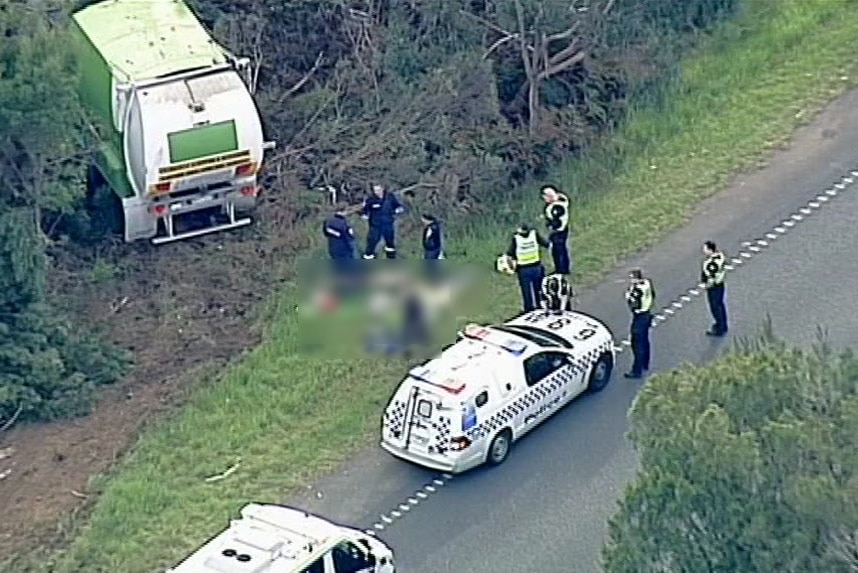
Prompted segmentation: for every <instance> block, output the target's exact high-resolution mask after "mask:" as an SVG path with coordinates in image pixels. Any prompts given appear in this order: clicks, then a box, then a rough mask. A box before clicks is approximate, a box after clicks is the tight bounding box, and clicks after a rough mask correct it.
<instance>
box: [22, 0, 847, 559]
mask: <svg viewBox="0 0 858 573" xmlns="http://www.w3.org/2000/svg"><path fill="white" fill-rule="evenodd" d="M856 50H858V5H855V4H853V3H852V2H850V1H849V0H778V1H777V2H772V1H771V0H748V2H747V7H746V9H745V12H744V13H743V14H742V15H740V16H739V17H738V18H737V19H735V20H734V21H732V22H730V23H728V24H725V25H723V26H721V27H720V28H719V30H718V31H717V32H716V33H715V34H714V35H713V36H712V37H711V38H708V39H707V40H706V41H705V42H703V45H702V46H701V47H700V48H699V49H698V50H697V51H696V53H695V54H693V55H690V56H689V58H688V60H687V61H686V62H685V63H684V65H683V72H682V74H681V77H680V78H679V79H677V80H676V82H675V83H674V84H673V85H671V86H669V88H668V89H667V91H666V93H665V94H664V97H663V98H660V101H661V103H657V104H652V105H650V106H649V107H646V106H640V107H639V108H637V109H634V110H633V111H632V114H631V116H630V119H629V122H628V123H627V124H626V125H625V126H624V127H623V128H621V129H620V130H619V131H618V133H616V134H615V136H614V137H613V138H612V139H611V140H610V141H609V142H607V143H606V144H605V145H604V146H603V147H602V148H600V149H598V150H595V151H594V152H592V153H591V154H590V155H589V156H588V157H586V158H584V159H582V160H579V161H574V162H570V163H569V164H568V165H566V166H564V168H563V169H561V170H560V172H559V173H558V179H559V181H560V182H561V183H562V185H563V186H564V187H565V188H566V189H568V190H570V191H571V193H572V194H573V195H574V196H575V197H576V201H575V205H576V209H575V212H574V213H573V229H574V230H575V236H574V238H573V241H572V242H573V252H574V253H575V260H576V270H577V275H578V279H577V280H578V282H579V283H581V282H591V281H594V280H596V279H597V278H598V277H599V276H600V274H601V273H602V272H604V271H605V270H607V269H609V268H610V267H611V266H612V265H614V264H615V263H617V262H618V261H620V260H621V259H622V258H624V257H626V256H627V255H629V254H631V253H632V252H633V251H635V250H637V249H639V248H642V247H645V246H647V245H649V244H652V243H653V242H654V241H656V240H657V239H659V238H660V237H662V236H663V235H664V234H665V232H667V231H668V230H670V229H672V228H675V227H677V226H679V225H681V224H682V223H683V222H684V221H685V220H686V218H687V217H688V216H690V214H691V212H692V210H693V208H694V206H695V205H696V203H697V202H698V201H699V200H700V199H702V198H704V197H706V196H708V195H711V194H712V193H714V192H716V191H718V190H719V189H720V188H722V187H723V186H724V184H726V183H727V182H728V180H729V179H730V177H731V176H733V175H734V174H735V173H736V172H737V171H740V170H743V169H747V168H751V167H754V166H755V165H757V164H758V162H759V161H760V158H761V157H763V156H764V154H765V153H766V152H767V151H769V150H770V149H771V148H772V147H773V146H776V145H777V144H779V143H781V142H783V141H784V140H785V139H786V138H788V137H789V135H790V134H791V133H792V131H793V130H794V128H795V127H796V126H797V125H799V124H800V123H802V122H803V121H805V120H806V119H807V118H809V117H810V116H811V115H812V113H813V112H815V111H816V110H818V109H819V108H820V107H822V105H824V104H825V103H826V102H828V101H829V100H831V99H832V98H833V97H835V96H836V95H838V94H840V93H841V92H842V91H844V90H845V89H846V88H847V87H850V86H851V85H853V84H854V82H853V80H852V78H851V74H853V73H855V72H858V62H856V61H855V58H854V53H855V52H856ZM538 208H539V205H538V203H537V202H536V201H535V200H534V196H533V193H532V190H528V191H526V192H521V193H518V194H516V195H515V196H512V197H510V200H509V201H508V202H507V203H506V205H505V207H504V209H502V210H500V211H499V212H498V214H497V217H496V218H495V219H494V220H485V219H483V220H481V221H476V222H475V221H469V222H467V224H466V225H465V224H463V225H462V226H460V227H454V228H452V229H451V230H450V233H451V237H450V240H451V242H453V243H455V244H456V245H457V247H455V248H454V251H461V252H464V253H467V259H468V261H469V262H473V263H478V264H481V265H486V264H488V263H490V262H491V261H492V260H493V258H494V257H495V256H496V255H497V254H498V253H499V252H500V250H501V249H502V248H503V246H504V244H505V242H506V239H505V238H506V236H507V235H506V233H507V232H508V230H509V225H510V224H515V223H518V222H519V217H520V214H521V213H522V212H529V213H533V215H534V216H536V215H537V213H538V211H537V209H538ZM456 228H458V229H460V231H459V232H458V233H457V232H456ZM578 246H581V247H580V248H579V247H578ZM486 288H487V292H486V296H485V300H487V301H492V308H491V309H488V308H487V309H484V311H483V312H482V316H477V317H474V318H479V319H485V320H500V319H503V318H505V317H507V316H509V315H510V314H512V313H514V312H515V311H516V310H517V305H518V302H519V301H518V293H517V288H516V285H515V284H514V281H511V280H501V279H498V280H495V281H492V282H491V283H490V284H488V285H487V286H486ZM294 304H295V301H294V296H293V293H284V294H283V295H282V296H280V297H279V298H278V299H277V300H276V301H275V302H274V305H273V309H271V316H272V317H273V324H272V326H270V328H269V332H268V336H267V338H266V342H265V343H264V344H263V345H262V346H260V347H259V348H257V349H256V350H255V351H254V352H252V353H250V354H249V355H248V356H247V357H246V359H245V360H243V361H242V362H241V363H240V364H238V365H236V366H235V367H234V368H232V369H231V370H230V371H228V372H227V373H226V374H225V375H224V376H223V377H222V378H221V379H220V380H219V381H217V382H216V383H214V384H212V385H210V386H208V387H207V388H205V389H203V390H201V391H200V392H199V393H198V394H197V395H196V396H195V397H194V399H193V400H192V401H191V402H190V404H189V405H188V407H187V408H186V409H185V410H184V411H183V412H182V413H181V414H180V415H178V416H177V417H176V418H175V419H171V420H168V421H165V423H163V424H161V425H160V426H158V427H157V428H155V429H153V430H151V431H148V432H147V433H146V434H145V435H144V436H143V437H142V438H141V439H140V441H139V443H138V445H137V446H136V447H135V449H134V450H133V451H132V452H131V453H130V455H129V456H128V458H127V459H126V460H125V461H124V462H123V463H122V464H121V466H120V467H119V468H118V470H117V473H116V475H114V476H112V477H111V478H110V479H107V480H104V481H103V483H100V484H95V485H96V487H97V488H98V489H101V490H102V493H101V498H100V499H99V501H98V502H97V504H96V505H95V507H94V509H93V511H92V513H91V515H90V518H89V520H88V522H87V523H86V524H85V525H83V526H82V527H80V529H79V531H78V532H77V533H78V535H77V537H76V538H75V539H74V541H73V542H72V543H71V545H70V547H69V548H68V550H67V551H66V552H64V553H63V554H62V555H60V556H58V557H57V559H56V560H55V561H52V563H50V566H51V567H50V568H51V570H52V571H54V572H56V573H67V572H72V571H83V570H88V571H122V572H123V573H138V572H139V573H143V572H149V571H154V570H156V569H158V568H163V567H165V566H168V565H170V564H171V563H173V562H175V561H176V560H178V559H179V558H181V557H182V556H184V554H186V553H187V552H188V551H189V550H191V549H192V548H194V547H195V546H196V545H198V544H199V543H200V542H202V541H203V540H204V539H206V538H207V536H208V535H210V534H212V533H214V532H216V531H217V530H218V529H219V528H221V527H222V526H223V525H224V524H225V523H226V520H227V519H228V517H229V516H231V515H233V514H234V512H235V510H236V509H237V508H238V507H240V506H241V505H242V504H243V503H245V502H246V501H247V500H249V499H253V500H272V501H273V500H280V499H283V498H285V497H287V495H288V494H289V492H290V491H294V490H295V488H297V487H299V486H302V485H304V484H306V483H307V482H308V480H311V479H312V478H313V477H314V476H316V475H318V474H319V473H320V472H324V471H325V470H328V469H330V468H332V467H333V466H334V465H335V464H337V463H338V462H340V461H341V460H342V459H343V458H344V457H345V456H347V455H348V454H349V453H350V452H352V451H354V450H356V449H358V448H360V447H362V446H365V445H366V444H367V437H368V436H372V437H373V438H374V437H375V432H376V429H377V425H378V418H379V415H380V412H381V409H382V407H383V405H384V402H385V400H386V399H387V397H388V396H389V394H390V392H391V390H392V388H393V385H394V384H395V383H396V382H397V380H398V377H399V376H400V374H401V372H402V370H403V367H404V366H405V365H404V364H403V363H401V362H397V361H391V362H388V363H385V362H383V361H378V360H370V359H357V360H345V359H340V360H337V359H330V360H327V361H324V362H323V361H319V360H317V359H314V358H310V357H302V356H298V355H296V354H295V352H294V350H295V338H296V334H297V324H296V320H295V315H294V313H293V312H292V309H293V307H294ZM239 457H240V458H241V460H242V463H241V467H240V469H239V470H238V471H237V472H236V473H235V474H234V475H232V476H231V477H230V478H229V479H227V480H223V481H221V482H216V483H207V482H206V481H205V480H204V478H205V477H206V476H209V475H212V474H216V473H220V472H222V471H224V470H225V469H226V468H227V467H229V466H231V465H232V464H233V463H234V462H235V461H236V459H237V458H239ZM29 563H30V565H25V564H23V563H12V564H9V565H8V566H7V568H6V570H8V571H24V570H40V569H45V568H46V567H45V566H46V565H48V564H46V563H45V562H44V561H41V562H39V563H37V565H35V566H34V565H33V562H32V561H29Z"/></svg>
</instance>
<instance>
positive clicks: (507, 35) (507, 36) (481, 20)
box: [459, 10, 534, 52]
mask: <svg viewBox="0 0 858 573" xmlns="http://www.w3.org/2000/svg"><path fill="white" fill-rule="evenodd" d="M459 13H460V14H463V15H465V16H468V17H470V18H473V19H474V20H476V21H477V22H479V23H480V24H482V25H483V26H485V27H486V28H489V29H490V30H493V31H495V32H497V33H498V34H503V36H504V41H507V39H511V38H519V37H520V36H521V35H522V34H523V33H524V32H521V33H520V34H514V33H512V32H510V31H508V30H505V29H503V28H501V27H500V26H498V25H497V24H493V23H492V22H489V21H488V20H486V19H485V18H482V17H480V16H477V15H476V14H473V13H471V12H468V11H467V10H459ZM527 49H528V50H529V51H531V52H533V51H534V48H533V46H529V45H528V46H527Z"/></svg>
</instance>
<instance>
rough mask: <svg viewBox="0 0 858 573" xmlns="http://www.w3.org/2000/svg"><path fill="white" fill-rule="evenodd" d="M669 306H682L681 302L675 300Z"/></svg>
mask: <svg viewBox="0 0 858 573" xmlns="http://www.w3.org/2000/svg"><path fill="white" fill-rule="evenodd" d="M670 306H672V307H673V308H682V303H681V302H679V301H678V300H677V301H674V302H673V304H671V305H670Z"/></svg>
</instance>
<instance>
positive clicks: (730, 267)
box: [724, 265, 736, 271]
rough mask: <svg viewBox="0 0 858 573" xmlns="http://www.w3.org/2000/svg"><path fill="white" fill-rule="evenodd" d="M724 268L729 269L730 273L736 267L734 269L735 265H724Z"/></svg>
mask: <svg viewBox="0 0 858 573" xmlns="http://www.w3.org/2000/svg"><path fill="white" fill-rule="evenodd" d="M724 268H725V269H727V270H728V271H732V270H733V269H735V268H736V267H734V266H733V265H724Z"/></svg>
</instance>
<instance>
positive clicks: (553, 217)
mask: <svg viewBox="0 0 858 573" xmlns="http://www.w3.org/2000/svg"><path fill="white" fill-rule="evenodd" d="M542 199H543V200H544V201H545V221H546V223H547V224H548V228H549V229H551V232H550V233H549V235H548V240H549V241H551V258H552V259H553V260H554V273H555V274H561V275H568V274H569V273H570V272H571V264H572V263H571V261H570V259H569V244H568V243H569V198H568V197H566V195H564V194H563V193H560V192H559V191H557V189H555V188H554V187H550V186H546V187H543V188H542Z"/></svg>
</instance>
